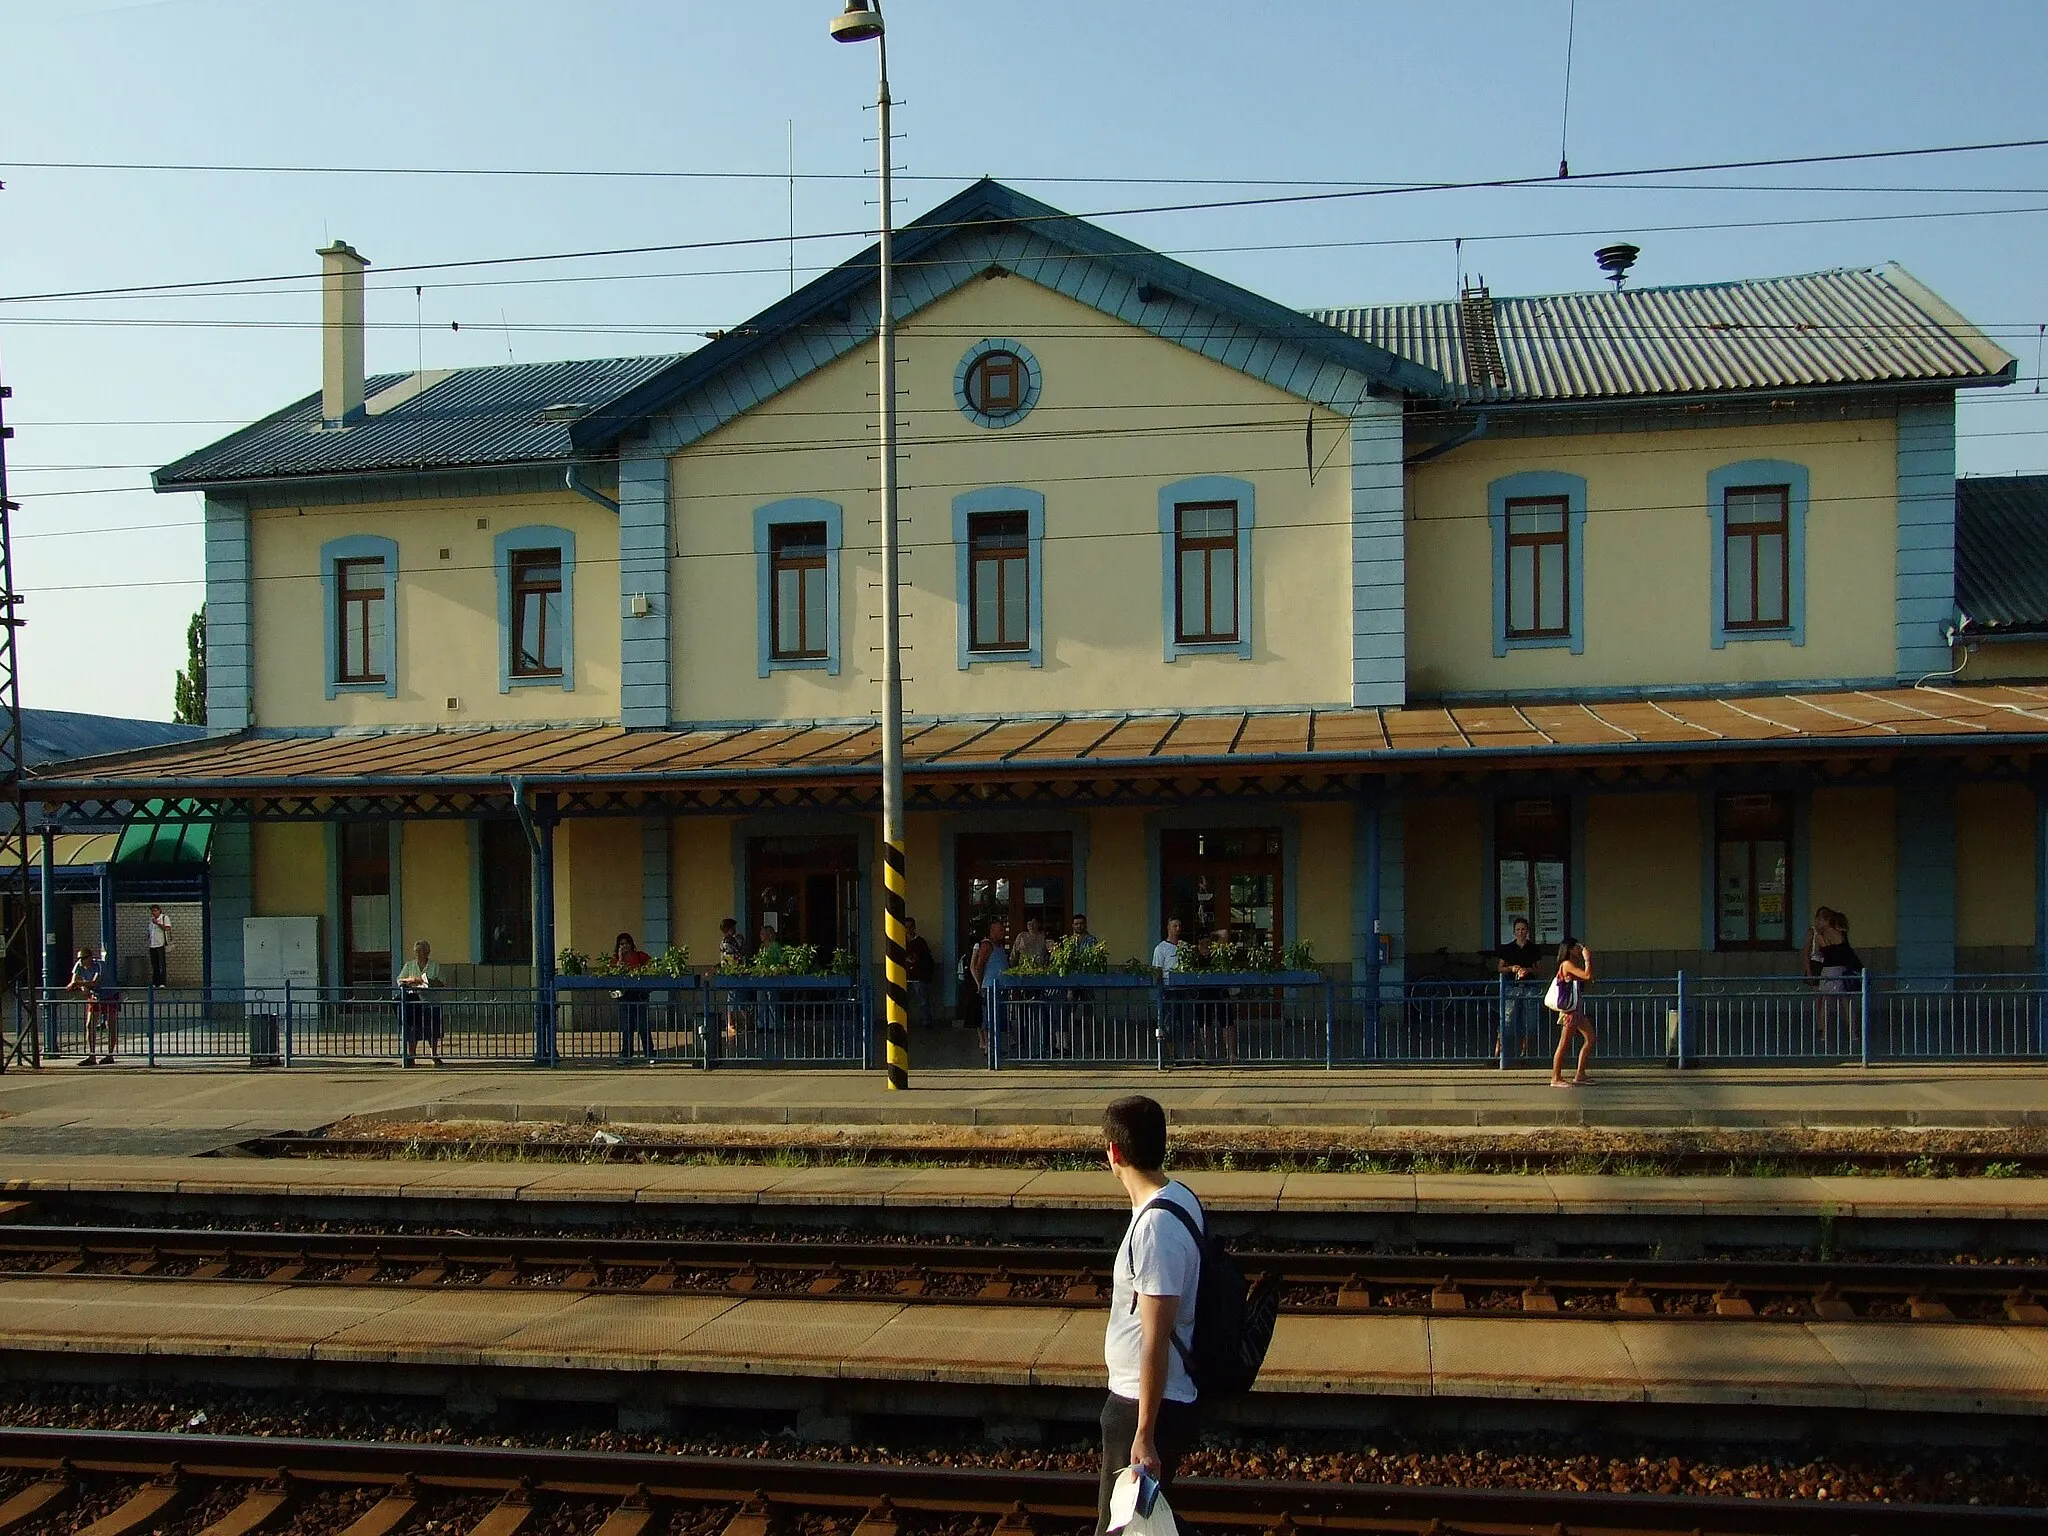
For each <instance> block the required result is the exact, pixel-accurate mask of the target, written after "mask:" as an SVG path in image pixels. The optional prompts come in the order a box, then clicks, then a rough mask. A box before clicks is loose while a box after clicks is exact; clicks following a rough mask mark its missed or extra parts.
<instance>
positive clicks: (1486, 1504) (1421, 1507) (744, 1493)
mask: <svg viewBox="0 0 2048 1536" xmlns="http://www.w3.org/2000/svg"><path fill="white" fill-rule="evenodd" d="M1174 1504H1175V1513H1176V1515H1177V1516H1178V1517H1179V1519H1180V1520H1181V1521H1182V1522H1183V1524H1185V1525H1187V1526H1191V1527H1193V1528H1194V1529H1195V1530H1197V1531H1201V1532H1205V1533H1209V1532H1213V1533H1216V1536H1222V1533H1226V1532H1229V1533H1239V1532H1242V1533H1248V1536H1249V1533H1274V1536H1281V1533H1289V1532H1293V1531H1297V1530H1301V1531H1311V1530H1312V1531H1333V1532H1334V1531H1343V1532H1351V1531H1357V1532H1378V1533H1386V1536H1453V1533H1458V1536H1463V1533H1486V1536H1523V1533H1526V1536H1537V1533H1543V1536H1549V1533H1566V1532H1568V1533H1572V1536H1624V1533H1633V1536H1645V1533H1652V1532H1658V1533H1661V1532H1691V1533H1693V1536H1935V1533H1943V1536H1946V1533H1956V1536H2007V1533H2019V1532H2023V1531H2024V1532H2038V1531H2041V1530H2042V1529H2043V1528H2044V1523H2048V1522H2044V1515H2043V1513H2042V1512H2041V1511H2038V1510H2018V1509H1986V1508H1982V1507H1962V1506H1954V1505H1911V1504H1875V1503H1869V1504H1831V1503H1826V1502H1821V1501H1806V1500H1798V1501H1794V1500H1768V1499H1744V1498H1730V1497H1701V1496H1678V1495H1673V1496H1664V1495H1629V1496H1626V1497H1620V1496H1615V1495H1604V1494H1575V1493H1532V1492H1522V1491H1512V1492H1495V1491H1488V1490H1473V1489H1459V1488H1434V1487H1396V1486H1386V1485H1369V1484H1356V1483H1304V1482H1291V1481H1282V1480H1277V1479H1273V1480H1267V1479H1242V1480H1235V1479H1233V1480H1224V1479H1191V1480H1189V1481H1188V1482H1186V1483H1184V1484H1182V1485H1181V1487H1180V1488H1179V1490H1178V1491H1177V1493H1176V1495H1175V1499H1174ZM1093 1508H1094V1479H1093V1477H1092V1476H1089V1475H1087V1474H1084V1473H1073V1472H1033V1471H1016V1470H1010V1469H1000V1470H998V1469H987V1468H947V1467H932V1466H924V1465H913V1466H904V1465H888V1464H878V1463H860V1464H837V1463H818V1462H786V1461H773V1460H766V1459H753V1458H725V1459H720V1458H709V1457H688V1456H663V1455H651V1454H639V1453H631V1452H588V1451H551V1450H535V1449H532V1448H524V1447H522V1448H518V1449H511V1448H499V1447H482V1446H460V1445H411V1444H393V1443H382V1444H362V1443H353V1442H347V1441H335V1440H300V1439H285V1438H271V1437H255V1436H250V1437H234V1436H205V1435H166V1434H153V1433H137V1432H130V1431H119V1430H67V1429H0V1536H410V1533H426V1532H433V1533H435V1536H780V1533H784V1532H787V1533H790V1536H797V1533H802V1536H1067V1533H1078V1532H1081V1531H1085V1530H1088V1529H1090V1528H1092V1514H1093Z"/></svg>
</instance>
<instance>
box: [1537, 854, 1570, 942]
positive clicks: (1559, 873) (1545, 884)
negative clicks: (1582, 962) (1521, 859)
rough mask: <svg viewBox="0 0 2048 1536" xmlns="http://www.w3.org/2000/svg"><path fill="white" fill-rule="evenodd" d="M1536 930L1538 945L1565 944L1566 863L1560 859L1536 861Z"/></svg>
mask: <svg viewBox="0 0 2048 1536" xmlns="http://www.w3.org/2000/svg"><path fill="white" fill-rule="evenodd" d="M1531 926H1532V927H1534V928H1535V930H1536V942H1537V943H1538V944H1562V943H1563V942H1564V930H1565V921H1564V863H1563V861H1562V860H1559V859H1538V860H1537V861H1536V919H1535V922H1534V923H1533V924H1531Z"/></svg>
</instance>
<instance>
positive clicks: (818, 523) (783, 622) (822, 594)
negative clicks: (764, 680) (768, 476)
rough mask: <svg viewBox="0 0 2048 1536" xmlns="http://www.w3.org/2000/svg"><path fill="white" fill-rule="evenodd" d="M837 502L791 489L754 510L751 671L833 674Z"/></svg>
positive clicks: (836, 657)
mask: <svg viewBox="0 0 2048 1536" xmlns="http://www.w3.org/2000/svg"><path fill="white" fill-rule="evenodd" d="M843 528H844V518H843V515H842V513H841V510H840V507H839V504H838V503H837V502H831V501H820V500H818V499H817V498H815V497H808V496H795V497H791V498H789V499H788V500H785V501H775V502H770V503H769V504H768V505H767V506H764V507H756V508H755V509H754V564H755V586H754V600H755V605H756V628H755V635H756V640H755V649H756V652H757V662H758V666H757V670H758V671H759V673H760V675H761V676H762V677H766V676H768V674H769V673H771V672H781V671H803V670H815V671H820V672H825V673H827V674H829V675H831V676H834V677H836V676H838V675H839V579H840V578H839V555H840V549H841V546H842V543H843V532H842V530H843Z"/></svg>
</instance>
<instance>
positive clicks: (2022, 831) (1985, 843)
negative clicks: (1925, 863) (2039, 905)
mask: <svg viewBox="0 0 2048 1536" xmlns="http://www.w3.org/2000/svg"><path fill="white" fill-rule="evenodd" d="M2036 878H2037V875H2036V870H2035V852H2034V794H2033V791H2032V790H2031V789H2029V788H2028V787H2027V786H2026V785H2024V784H1965V785H1962V786H1960V787H1959V788H1958V789H1957V790H1956V943H1957V944H1958V945H1960V946H1962V947H1965V948H1970V949H1977V948H1993V947H2008V948H2014V949H2020V948H2031V947H2032V946H2033V944H2034V912H2035V881H2036Z"/></svg>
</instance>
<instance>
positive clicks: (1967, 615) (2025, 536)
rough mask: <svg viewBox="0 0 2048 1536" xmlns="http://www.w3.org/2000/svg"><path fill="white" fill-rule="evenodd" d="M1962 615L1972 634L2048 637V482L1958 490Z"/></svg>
mask: <svg viewBox="0 0 2048 1536" xmlns="http://www.w3.org/2000/svg"><path fill="white" fill-rule="evenodd" d="M1956 607H1957V608H1958V609H1960V610H1961V611H1962V615H1963V623H1962V627H1963V629H1964V631H1965V632H1967V633H1987V634H1999V633H2005V634H2040V635H2042V636H2044V637H2048V475H1999V476H1989V475H1986V476H1980V477H1972V478H1970V479H1965V480H1958V481H1957V482H1956Z"/></svg>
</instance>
